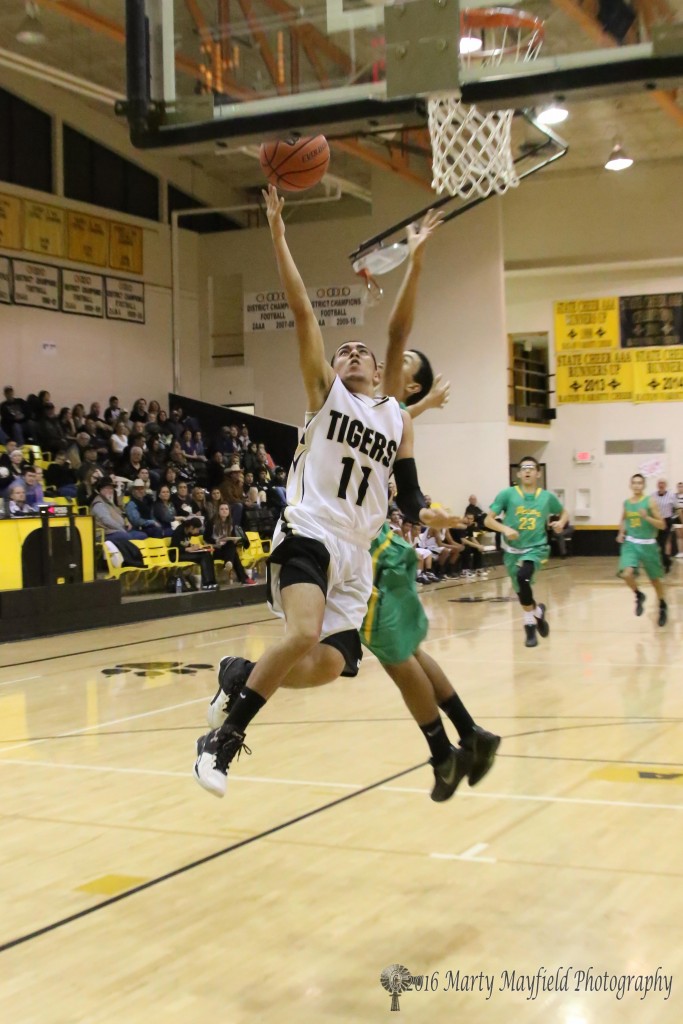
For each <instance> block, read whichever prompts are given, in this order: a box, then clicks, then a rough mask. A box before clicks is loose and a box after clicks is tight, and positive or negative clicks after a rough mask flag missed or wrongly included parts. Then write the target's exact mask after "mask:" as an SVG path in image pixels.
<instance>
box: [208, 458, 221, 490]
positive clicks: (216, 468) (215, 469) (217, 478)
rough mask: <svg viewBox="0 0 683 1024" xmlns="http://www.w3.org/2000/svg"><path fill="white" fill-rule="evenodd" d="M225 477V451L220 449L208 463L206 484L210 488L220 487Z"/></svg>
mask: <svg viewBox="0 0 683 1024" xmlns="http://www.w3.org/2000/svg"><path fill="white" fill-rule="evenodd" d="M224 479H225V460H224V456H223V452H221V451H219V450H218V449H217V450H216V451H215V452H214V453H213V454H212V456H211V458H210V459H209V461H208V463H207V464H206V486H207V487H208V488H209V489H212V488H214V487H220V486H221V484H222V483H223V481H224Z"/></svg>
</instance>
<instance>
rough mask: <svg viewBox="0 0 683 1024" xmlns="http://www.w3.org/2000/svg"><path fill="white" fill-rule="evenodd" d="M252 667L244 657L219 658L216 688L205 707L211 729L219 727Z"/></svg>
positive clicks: (251, 662) (251, 663) (252, 663)
mask: <svg viewBox="0 0 683 1024" xmlns="http://www.w3.org/2000/svg"><path fill="white" fill-rule="evenodd" d="M253 667H254V662H253V661H247V659H246V658H232V657H227V658H221V661H220V665H219V666H218V689H217V691H216V694H215V696H214V698H213V700H211V701H210V703H209V706H208V708H207V709H206V720H207V722H208V723H209V725H210V726H211V728H212V729H220V727H221V726H222V725H223V722H224V721H225V719H226V718H227V717H228V712H229V711H230V708H231V707H232V706H233V704H234V703H235V700H236V699H237V694H238V693H239V692H240V690H241V689H242V687H243V686H244V684H245V683H246V681H247V679H248V678H249V676H250V674H251V670H252V669H253Z"/></svg>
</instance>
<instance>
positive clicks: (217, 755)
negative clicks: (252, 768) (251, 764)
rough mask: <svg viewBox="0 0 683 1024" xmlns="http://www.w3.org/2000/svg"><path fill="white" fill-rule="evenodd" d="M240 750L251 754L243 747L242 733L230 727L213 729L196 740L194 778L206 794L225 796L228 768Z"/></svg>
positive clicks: (247, 748)
mask: <svg viewBox="0 0 683 1024" xmlns="http://www.w3.org/2000/svg"><path fill="white" fill-rule="evenodd" d="M241 750H244V752H245V753H246V754H251V750H250V749H249V747H247V746H245V743H244V733H243V732H238V731H237V729H234V728H233V727H232V726H231V725H227V726H226V727H225V728H224V729H213V730H212V731H211V732H207V733H206V735H204V736H200V737H199V739H198V740H197V760H196V761H195V763H194V777H195V779H196V780H197V782H198V783H199V785H200V786H201V787H202V789H205V790H206V791H207V793H211V795H212V796H217V797H223V796H225V787H226V785H227V782H228V768H229V766H230V762H231V761H232V760H233V758H234V757H235V755H238V756H239V753H240V751H241Z"/></svg>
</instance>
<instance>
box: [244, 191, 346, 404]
mask: <svg viewBox="0 0 683 1024" xmlns="http://www.w3.org/2000/svg"><path fill="white" fill-rule="evenodd" d="M262 194H263V198H264V199H265V201H266V214H267V216H268V224H269V226H270V233H271V236H272V239H273V248H274V250H275V259H276V262H277V269H278V272H279V274H280V281H281V282H282V287H283V288H284V291H285V295H286V296H287V302H288V303H289V308H290V309H291V311H292V314H293V316H294V323H295V325H296V334H297V338H298V341H299V365H300V367H301V375H302V377H303V380H304V387H305V388H306V397H307V399H308V411H309V412H317V411H318V409H319V408H320V407H321V405H322V404H323V402H324V401H325V398H326V397H327V392H328V391H329V390H330V387H331V386H332V382H333V380H334V370H333V369H332V367H331V366H330V364H329V363H328V362H327V360H326V358H325V347H324V345H323V336H322V334H321V332H320V327H319V325H318V321H317V319H316V316H315V313H314V312H313V307H312V305H311V300H310V299H309V297H308V293H307V292H306V286H305V285H304V282H303V280H302V278H301V274H300V273H299V271H298V269H297V266H296V263H295V262H294V260H293V258H292V254H291V252H290V251H289V246H288V245H287V242H286V241H285V223H284V221H283V219H282V207H283V206H284V204H285V201H284V199H283V198H282V197H281V196H278V194H277V189H276V188H275V187H274V186H273V185H269V186H268V191H267V192H266V191H265V190H264V191H263V193H262Z"/></svg>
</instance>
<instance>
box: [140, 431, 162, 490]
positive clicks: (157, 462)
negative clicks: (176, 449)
mask: <svg viewBox="0 0 683 1024" xmlns="http://www.w3.org/2000/svg"><path fill="white" fill-rule="evenodd" d="M144 463H145V465H146V466H147V468H148V469H151V471H152V477H153V478H154V479H156V481H157V482H158V481H159V480H160V478H161V475H162V473H163V471H164V469H165V468H166V452H165V451H164V449H163V448H162V446H161V442H160V441H159V438H158V437H150V439H149V444H148V445H147V451H146V452H145V457H144Z"/></svg>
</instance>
